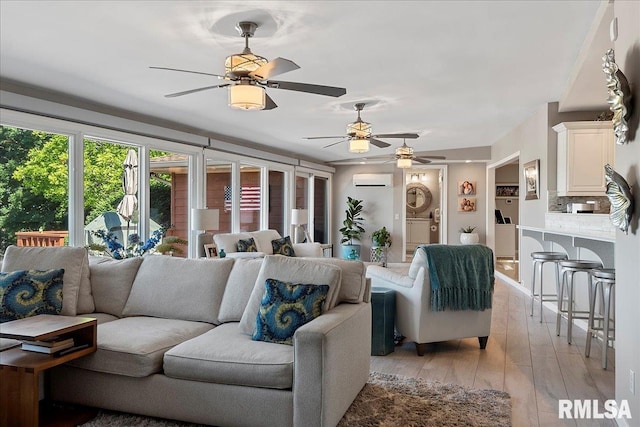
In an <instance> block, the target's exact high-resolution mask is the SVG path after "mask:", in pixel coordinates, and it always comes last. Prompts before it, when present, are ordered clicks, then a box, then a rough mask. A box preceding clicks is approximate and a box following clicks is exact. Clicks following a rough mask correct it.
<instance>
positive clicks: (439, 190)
mask: <svg viewBox="0 0 640 427" xmlns="http://www.w3.org/2000/svg"><path fill="white" fill-rule="evenodd" d="M446 176H447V166H446V165H427V166H422V167H419V168H412V169H408V170H406V171H405V173H404V179H403V198H402V201H403V206H404V207H405V208H404V209H403V221H404V227H403V236H404V250H403V261H404V262H410V261H411V259H412V258H413V253H414V252H415V249H416V246H418V245H420V244H425V243H443V244H446V243H447V237H446V236H447V232H446V231H447V226H446V212H444V210H445V209H446V206H447V200H446V195H447V191H446V182H447V179H446Z"/></svg>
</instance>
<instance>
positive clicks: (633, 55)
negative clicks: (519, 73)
mask: <svg viewBox="0 0 640 427" xmlns="http://www.w3.org/2000/svg"><path fill="white" fill-rule="evenodd" d="M613 6H614V13H615V16H616V18H617V19H618V39H617V40H616V41H615V60H616V64H618V66H619V67H620V70H621V71H622V72H623V73H624V75H625V76H626V77H627V79H628V80H629V84H630V86H631V89H632V92H633V96H634V109H633V113H632V117H631V120H630V125H629V128H630V129H631V135H632V137H631V138H630V142H629V143H628V144H626V145H616V165H615V169H616V171H617V172H618V173H619V174H620V175H622V177H623V178H625V179H626V180H627V182H628V183H629V185H630V186H631V188H632V192H633V194H634V199H635V206H636V208H635V211H636V213H635V217H634V219H633V220H632V225H631V227H630V230H629V234H624V233H623V232H622V231H617V233H616V249H615V268H616V290H615V292H616V294H615V297H616V298H615V300H616V301H615V302H616V303H615V305H616V400H618V401H619V402H620V401H621V400H623V399H625V400H627V402H628V403H629V407H630V409H631V416H632V419H631V420H626V425H628V426H632V425H638V424H637V423H638V420H640V357H638V355H639V354H640V333H638V325H640V310H638V306H639V304H640V286H639V280H638V277H640V262H639V261H640V255H639V254H640V228H639V227H638V223H639V217H640V137H639V135H638V134H639V133H640V129H639V128H638V127H639V126H638V121H639V120H640V119H639V118H640V25H638V22H640V2H637V1H616V2H615V3H614V4H613ZM630 371H633V372H635V384H633V387H634V388H635V394H634V393H632V392H631V384H630ZM621 425H622V424H621Z"/></svg>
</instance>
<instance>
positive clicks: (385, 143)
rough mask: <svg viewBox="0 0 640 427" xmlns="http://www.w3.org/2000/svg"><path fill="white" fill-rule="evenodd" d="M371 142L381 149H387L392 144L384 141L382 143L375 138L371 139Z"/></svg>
mask: <svg viewBox="0 0 640 427" xmlns="http://www.w3.org/2000/svg"><path fill="white" fill-rule="evenodd" d="M369 142H370V143H372V144H373V145H375V146H376V147H379V148H385V147H389V146H391V144H389V143H387V142H384V141H380V140H379V139H375V138H373V137H371V138H369Z"/></svg>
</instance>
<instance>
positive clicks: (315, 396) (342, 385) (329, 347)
mask: <svg viewBox="0 0 640 427" xmlns="http://www.w3.org/2000/svg"><path fill="white" fill-rule="evenodd" d="M293 347H294V360H295V366H294V375H293V378H294V381H293V425H294V426H335V425H336V424H337V423H338V421H340V419H341V418H342V416H343V415H344V413H345V412H346V411H347V409H348V408H349V406H350V405H351V403H352V402H353V400H354V399H355V398H356V396H357V395H358V393H359V392H360V390H361V389H362V387H364V385H365V384H366V382H367V379H368V378H369V361H370V356H371V304H367V303H360V304H340V305H338V306H337V307H335V308H334V309H332V310H330V311H328V312H326V313H324V314H323V315H322V316H320V317H318V318H316V319H315V320H313V321H311V322H309V323H307V324H306V325H304V326H302V327H300V328H299V329H298V330H297V331H296V333H295V335H294V337H293Z"/></svg>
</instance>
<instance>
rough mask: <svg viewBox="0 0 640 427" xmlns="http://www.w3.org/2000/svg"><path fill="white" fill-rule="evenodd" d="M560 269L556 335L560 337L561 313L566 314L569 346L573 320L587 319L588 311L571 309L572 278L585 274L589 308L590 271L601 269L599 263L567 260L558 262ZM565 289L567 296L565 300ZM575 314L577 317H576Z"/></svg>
mask: <svg viewBox="0 0 640 427" xmlns="http://www.w3.org/2000/svg"><path fill="white" fill-rule="evenodd" d="M559 264H560V269H561V270H562V283H561V284H560V295H559V297H558V315H557V317H556V335H557V336H560V323H561V319H562V313H567V323H568V326H567V342H568V343H569V344H571V332H572V328H573V319H585V320H586V319H589V311H577V310H574V309H573V306H574V296H575V291H574V287H573V284H574V281H573V276H574V274H576V273H580V272H583V273H586V274H587V276H588V279H589V289H588V294H589V307H591V304H592V297H595V295H592V294H593V292H592V289H593V281H592V280H591V274H590V273H591V270H592V269H594V268H602V263H600V262H599V261H584V260H580V259H568V260H564V261H560V263H559ZM565 288H566V290H567V295H566V298H565V294H564V292H565ZM565 302H566V303H567V308H566V309H565V308H563V307H564V303H565ZM576 314H577V316H576Z"/></svg>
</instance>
